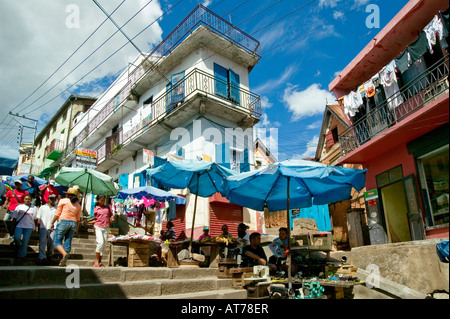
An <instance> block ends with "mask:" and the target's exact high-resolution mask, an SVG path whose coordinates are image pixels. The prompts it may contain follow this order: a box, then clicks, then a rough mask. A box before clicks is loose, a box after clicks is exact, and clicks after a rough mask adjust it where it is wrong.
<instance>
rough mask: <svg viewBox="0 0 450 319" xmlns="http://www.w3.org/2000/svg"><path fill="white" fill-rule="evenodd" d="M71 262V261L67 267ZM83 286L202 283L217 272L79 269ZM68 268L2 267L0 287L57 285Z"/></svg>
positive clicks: (206, 270) (192, 269) (204, 270)
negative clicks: (119, 283) (164, 280)
mask: <svg viewBox="0 0 450 319" xmlns="http://www.w3.org/2000/svg"><path fill="white" fill-rule="evenodd" d="M71 263H72V261H71V260H70V259H69V261H68V265H70V264H71ZM78 270H79V275H80V282H81V283H85V284H94V283H108V282H132V281H151V280H158V279H176V280H183V279H200V278H204V277H215V278H216V277H217V272H218V269H217V268H165V267H135V268H128V267H106V268H95V267H91V266H88V267H80V268H79V269H78ZM67 276H68V273H67V271H66V268H62V267H51V266H49V267H48V266H16V267H14V266H12V267H0V284H1V285H0V286H1V287H2V288H3V287H20V286H41V285H43V284H49V285H58V284H63V283H65V281H66V278H67Z"/></svg>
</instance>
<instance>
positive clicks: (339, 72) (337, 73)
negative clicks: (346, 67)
mask: <svg viewBox="0 0 450 319" xmlns="http://www.w3.org/2000/svg"><path fill="white" fill-rule="evenodd" d="M341 72H342V70H340V71H336V72H334V74H333V76H334V77H335V78H336V77H337V76H338V75H339V74H341Z"/></svg>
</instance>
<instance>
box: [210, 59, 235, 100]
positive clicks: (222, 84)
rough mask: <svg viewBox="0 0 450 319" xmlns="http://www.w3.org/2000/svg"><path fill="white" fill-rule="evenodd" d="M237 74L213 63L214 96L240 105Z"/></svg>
mask: <svg viewBox="0 0 450 319" xmlns="http://www.w3.org/2000/svg"><path fill="white" fill-rule="evenodd" d="M239 83H240V78H239V74H237V73H235V72H233V70H231V69H225V68H224V67H222V66H220V65H218V64H216V63H214V94H216V95H217V96H220V97H222V98H225V99H228V100H231V101H233V102H234V103H236V104H240V101H241V93H240V89H239Z"/></svg>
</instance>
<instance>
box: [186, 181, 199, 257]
mask: <svg viewBox="0 0 450 319" xmlns="http://www.w3.org/2000/svg"><path fill="white" fill-rule="evenodd" d="M199 178H200V176H199V174H197V191H196V193H195V201H194V215H193V216H192V228H191V240H190V241H189V258H192V240H193V238H194V226H195V214H196V213H197V198H198V181H199Z"/></svg>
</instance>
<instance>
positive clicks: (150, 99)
mask: <svg viewBox="0 0 450 319" xmlns="http://www.w3.org/2000/svg"><path fill="white" fill-rule="evenodd" d="M152 103H153V95H152V96H150V97H149V98H148V99H146V100H145V101H144V103H143V104H144V108H146V107H147V106H150V105H152Z"/></svg>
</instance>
